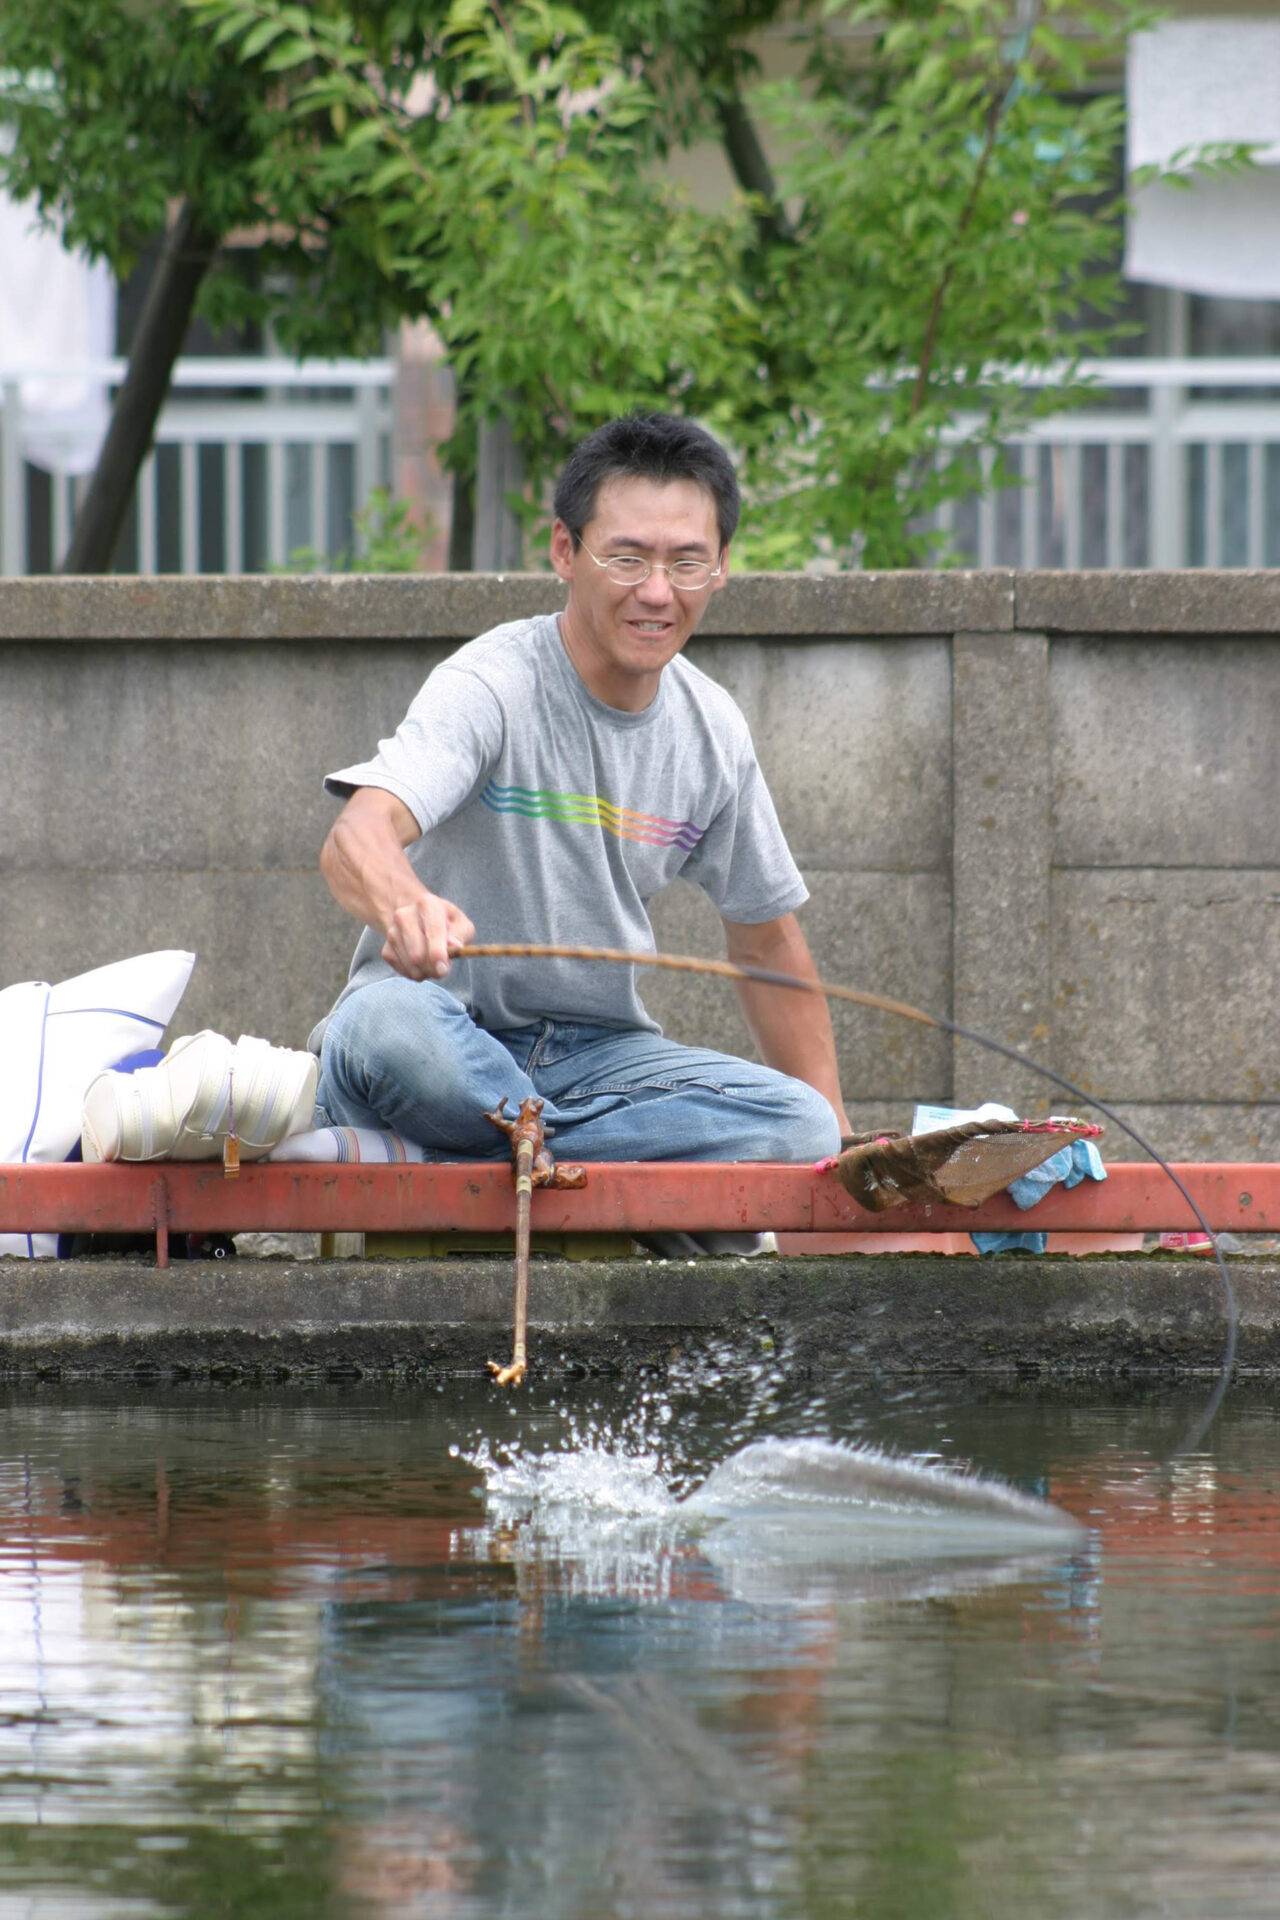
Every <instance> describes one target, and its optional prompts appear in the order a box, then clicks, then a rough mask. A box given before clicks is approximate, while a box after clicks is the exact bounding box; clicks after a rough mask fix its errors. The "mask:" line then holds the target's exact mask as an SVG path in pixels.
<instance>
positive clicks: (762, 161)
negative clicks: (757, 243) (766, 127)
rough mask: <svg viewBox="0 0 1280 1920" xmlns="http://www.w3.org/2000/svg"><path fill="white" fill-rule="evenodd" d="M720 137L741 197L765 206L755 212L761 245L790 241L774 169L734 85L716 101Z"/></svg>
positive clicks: (790, 237)
mask: <svg viewBox="0 0 1280 1920" xmlns="http://www.w3.org/2000/svg"><path fill="white" fill-rule="evenodd" d="M716 113H717V114H718V116H719V120H720V135H721V138H722V139H723V141H724V150H725V156H726V158H727V159H728V162H729V165H730V167H731V168H732V169H733V177H734V179H735V180H736V181H737V183H738V185H739V186H740V187H741V188H742V190H743V192H744V193H753V194H756V195H757V196H758V197H759V198H760V199H761V200H762V201H764V203H765V204H764V205H763V206H762V207H760V208H759V209H757V212H756V230H757V232H758V233H759V235H760V238H761V240H764V241H770V240H772V241H786V240H793V239H794V238H795V234H794V232H793V231H792V226H791V222H790V221H789V220H788V218H787V215H786V209H785V208H784V207H783V205H782V203H781V201H780V200H779V199H778V188H777V183H776V182H775V180H774V177H773V169H772V168H771V167H770V165H769V162H768V159H767V158H766V156H765V150H764V148H763V147H762V146H761V144H760V136H759V134H758V133H757V132H756V130H755V126H754V124H753V123H752V119H751V115H750V114H749V113H748V112H747V109H746V105H745V103H744V101H743V98H742V95H741V93H740V92H739V91H738V85H737V81H736V80H734V81H731V82H729V83H727V84H726V88H725V91H723V92H722V93H721V94H720V95H719V97H718V98H717V100H716Z"/></svg>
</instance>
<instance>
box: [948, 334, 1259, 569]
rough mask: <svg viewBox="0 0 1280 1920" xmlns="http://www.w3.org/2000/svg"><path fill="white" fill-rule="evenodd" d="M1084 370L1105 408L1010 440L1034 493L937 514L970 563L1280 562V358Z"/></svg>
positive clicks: (992, 496) (1056, 419) (1090, 365)
mask: <svg viewBox="0 0 1280 1920" xmlns="http://www.w3.org/2000/svg"><path fill="white" fill-rule="evenodd" d="M1081 374H1082V377H1083V378H1085V379H1086V380H1088V381H1089V382H1090V384H1092V385H1093V386H1095V387H1096V388H1097V390H1098V397H1099V402H1100V404H1098V405H1096V406H1095V405H1092V404H1091V405H1089V406H1086V407H1082V408H1080V409H1078V410H1072V411H1070V412H1066V413H1061V414H1056V415H1053V416H1052V417H1050V418H1048V419H1045V420H1042V421H1038V422H1037V423H1036V424H1035V425H1034V427H1032V428H1031V429H1029V430H1028V431H1027V432H1026V433H1024V434H1020V435H1015V436H1012V437H1011V439H1010V441H1009V443H1008V447H1009V457H1010V464H1011V465H1012V466H1013V468H1014V469H1015V471H1016V473H1017V475H1018V479H1019V481H1020V482H1021V484H1019V485H1016V486H1013V487H1010V488H1007V489H1004V490H1000V491H991V490H989V491H987V492H986V493H984V494H982V495H980V496H979V497H977V498H975V499H973V500H968V501H962V502H958V503H952V504H951V505H950V506H949V507H948V508H947V509H944V511H943V513H942V514H940V515H938V516H937V517H936V524H938V525H941V526H942V527H943V528H944V529H945V530H946V531H947V532H948V533H949V534H950V536H951V538H952V540H953V542H954V544H955V547H956V548H957V550H958V551H959V552H960V553H961V554H962V555H963V556H964V557H965V558H966V559H968V560H970V561H971V562H972V563H973V564H974V565H977V566H988V567H989V566H1014V567H1067V568H1077V567H1103V568H1110V567H1187V566H1192V567H1195V566H1209V567H1224V566H1225V567H1265V566H1277V565H1280V359H1248V360H1247V359H1243V358H1242V359H1228V358H1223V359H1203V360H1198V359H1193V358H1186V359H1151V360H1146V359H1137V358H1134V359H1132V360H1129V359H1114V360H1092V361H1087V362H1086V363H1085V364H1084V366H1083V367H1082V369H1081ZM1052 379H1053V376H1052V375H1043V374H1042V375H1040V376H1038V377H1036V376H1033V377H1032V379H1031V380H1029V381H1028V384H1032V381H1033V380H1034V383H1035V384H1038V385H1048V384H1051V383H1052Z"/></svg>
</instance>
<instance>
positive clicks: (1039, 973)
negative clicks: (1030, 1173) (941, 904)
mask: <svg viewBox="0 0 1280 1920" xmlns="http://www.w3.org/2000/svg"><path fill="white" fill-rule="evenodd" d="M952 702H953V707H952V712H953V719H952V751H953V779H954V782H955V869H954V885H955V926H954V959H953V978H954V1000H953V1009H954V1012H953V1018H954V1019H955V1020H956V1022H957V1023H958V1024H959V1025H961V1026H965V1027H968V1028H970V1029H971V1030H973V1031H975V1032H977V1033H981V1034H986V1035H990V1036H991V1038H993V1039H995V1040H998V1041H1000V1042H1002V1043H1003V1044H1004V1045H1005V1046H1007V1047H1013V1048H1016V1049H1018V1050H1019V1051H1020V1052H1022V1053H1025V1054H1027V1055H1028V1056H1029V1057H1030V1058H1032V1059H1036V1060H1045V1061H1047V1059H1048V1051H1049V1046H1048V1043H1049V1018H1050V995H1049V852H1050V845H1049V751H1048V750H1049V648H1048V642H1047V640H1046V639H1045V638H1044V636H1043V635H1042V634H1028V633H1017V634H999V633H997V634H991V633H958V634H957V635H956V637H955V642H954V648H953V654H952ZM953 1063H954V1079H953V1097H954V1101H955V1104H956V1105H958V1106H964V1107H968V1106H976V1105H979V1104H981V1103H982V1102H983V1101H984V1100H1002V1101H1004V1102H1005V1103H1006V1104H1007V1105H1009V1106H1012V1107H1013V1108H1014V1109H1015V1110H1016V1111H1017V1112H1019V1113H1026V1114H1033V1113H1044V1112H1046V1111H1049V1110H1050V1109H1051V1108H1052V1109H1054V1110H1057V1111H1061V1107H1062V1102H1061V1099H1053V1098H1052V1090H1051V1089H1050V1088H1049V1087H1048V1086H1047V1085H1046V1083H1045V1082H1044V1081H1043V1080H1041V1079H1039V1077H1038V1076H1036V1075H1034V1074H1030V1073H1028V1072H1026V1071H1025V1070H1023V1069H1020V1068H1019V1067H1017V1066H1016V1065H1014V1064H1013V1063H1012V1062H1010V1061H1008V1060H1005V1059H1003V1058H1002V1057H1001V1056H999V1055H997V1054H995V1053H992V1052H990V1051H989V1050H988V1049H986V1048H982V1047H979V1046H976V1045H974V1044H973V1043H972V1042H969V1041H964V1040H960V1039H957V1040H956V1041H955V1043H954V1049H953Z"/></svg>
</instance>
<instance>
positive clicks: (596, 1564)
mask: <svg viewBox="0 0 1280 1920" xmlns="http://www.w3.org/2000/svg"><path fill="white" fill-rule="evenodd" d="M1195 1399H1196V1395H1195V1393H1194V1392H1181V1393H1177V1394H1175V1393H1164V1394H1158V1393H1147V1394H1142V1395H1138V1394H1134V1395H1128V1396H1126V1395H1124V1394H1118V1393H1116V1394H1110V1395H1106V1394H1103V1393H1101V1392H1099V1391H1096V1390H1095V1391H1094V1392H1092V1393H1091V1394H1090V1395H1088V1396H1087V1397H1079V1396H1077V1397H1075V1398H1071V1397H1067V1396H1065V1395H1063V1394H1061V1393H1058V1394H1049V1393H1046V1392H1039V1393H1037V1394H1035V1395H1031V1394H1005V1395H1001V1394H986V1395H982V1396H980V1397H977V1398H975V1397H973V1396H972V1395H970V1396H969V1397H961V1395H960V1393H959V1390H958V1389H957V1388H956V1387H955V1386H952V1387H949V1388H947V1389H946V1390H941V1389H938V1388H930V1389H914V1390H911V1391H900V1390H895V1391H893V1392H888V1393H884V1392H881V1393H877V1392H876V1391H875V1390H874V1389H872V1388H871V1387H869V1386H868V1384H867V1383H866V1382H865V1381H857V1382H854V1381H850V1382H847V1383H844V1384H843V1385H840V1384H837V1385H835V1386H830V1385H829V1386H828V1387H827V1388H826V1389H825V1390H824V1391H823V1393H822V1394H821V1395H816V1394H815V1393H814V1390H813V1389H812V1388H811V1387H809V1386H806V1385H804V1384H802V1383H795V1382H788V1380H787V1379H786V1377H785V1376H784V1375H782V1374H778V1375H776V1376H775V1375H774V1374H773V1373H771V1372H770V1370H769V1368H768V1366H767V1365H765V1364H762V1365H761V1367H760V1368H759V1369H757V1370H755V1371H751V1370H748V1371H747V1372H746V1373H743V1372H742V1371H740V1370H739V1369H737V1368H735V1367H733V1366H729V1365H726V1367H725V1368H724V1369H722V1370H717V1369H715V1368H714V1367H712V1368H710V1369H708V1368H705V1367H704V1368H701V1369H700V1370H699V1371H698V1372H697V1373H696V1374H694V1373H690V1374H689V1375H688V1376H687V1377H685V1378H677V1379H676V1380H675V1381H674V1382H673V1383H667V1384H658V1383H654V1384H652V1385H649V1386H645V1385H638V1386H637V1385H634V1384H633V1385H631V1386H628V1387H622V1386H610V1387H601V1386H598V1385H596V1384H593V1383H587V1382H579V1383H576V1384H570V1385H565V1384H563V1383H560V1384H549V1383H548V1384H541V1385H535V1386H534V1387H533V1388H532V1389H531V1390H530V1391H528V1392H526V1393H525V1394H523V1395H521V1396H515V1397H512V1398H507V1399H503V1398H502V1397H500V1396H499V1395H497V1394H495V1393H493V1392H491V1391H490V1390H488V1389H487V1388H482V1387H480V1386H479V1385H478V1384H477V1385H474V1386H467V1385H459V1384H456V1383H453V1384H450V1385H448V1386H447V1387H443V1388H424V1389H407V1388H406V1389H403V1390H399V1391H393V1390H392V1389H390V1388H386V1387H383V1388H379V1389H373V1388H369V1387H359V1388H350V1389H342V1388H337V1387H330V1388H326V1389H323V1390H317V1391H314V1392H310V1393H308V1392H305V1391H303V1390H301V1389H288V1390H286V1389H281V1390H279V1391H277V1392H275V1393H268V1392H252V1391H248V1390H244V1391H241V1390H224V1391H219V1390H216V1389H197V1388H187V1389H163V1390H162V1389H157V1390H155V1391H152V1392H141V1393H138V1394H136V1395H134V1396H132V1397H130V1398H127V1399H122V1398H120V1397H119V1396H118V1395H116V1394H112V1393H107V1392H89V1391H78V1390H71V1389H62V1390H59V1389H56V1388H52V1387H51V1388H46V1389H32V1390H30V1391H23V1392H16V1391H14V1392H11V1393H10V1394H9V1395H8V1396H7V1398H6V1400H5V1402H4V1416H3V1417H4V1433H5V1442H4V1446H3V1449H2V1451H0V1914H3V1915H4V1916H6V1917H7V1916H9V1915H31V1916H39V1917H40V1920H44V1917H45V1916H50V1917H52V1916H57V1917H58V1920H62V1917H63V1916H67V1917H68V1920H70V1916H77V1917H78V1916H88V1915H95V1916H96V1915H112V1916H115V1915H126V1914H127V1915H152V1914H155V1915H160V1914H200V1915H203V1914H216V1913H223V1912H227V1913H230V1912H236V1913H241V1914H262V1915H270V1916H275V1915H293V1914H297V1915H303V1914H306V1915H320V1914H323V1915H344V1914H386V1915H432V1916H434V1915H458V1916H465V1917H466V1920H473V1917H475V1920H478V1917H479V1916H486V1915H512V1916H521V1917H522V1920H523V1917H524V1916H529V1917H531V1920H541V1917H542V1916H553V1915H554V1916H579V1915H581V1916H584V1917H585V1916H592V1917H594V1916H615V1915H616V1916H624V1915H625V1916H631V1915H635V1916H656V1915H673V1916H674V1915H679V1916H686V1915H687V1916H695V1915H697V1916H703V1915H713V1916H720V1915H725V1916H730V1915H743V1916H801V1915H803V1916H824V1915H828V1914H831V1915H836V1914H842V1915H843V1914H853V1913H856V1914H858V1915H866V1916H877V1917H878V1916H903V1920H906V1916H911V1917H912V1920H933V1917H934V1916H948V1917H950V1916H962V1917H964V1920H967V1917H968V1916H979V1915H981V1916H995V1917H997V1920H1004V1916H1009V1917H1010V1920H1012V1917H1013V1916H1015V1915H1016V1916H1019V1917H1021V1916H1026V1915H1030V1914H1034V1915H1037V1916H1046V1917H1053V1916H1059V1915H1061V1916H1064V1917H1066V1916H1072V1917H1074V1916H1081V1920H1083V1917H1084V1916H1090V1917H1092V1916H1098V1915H1104V1916H1110V1915H1116V1916H1131V1915H1147V1914H1151V1915H1156V1914H1159V1915H1173V1916H1184V1915H1185V1916H1206V1915H1220V1914H1231V1915H1252V1914H1259V1915H1261V1914H1268V1915H1270V1914H1274V1913H1275V1912H1276V1911H1277V1908H1278V1907H1280V1893H1278V1891H1277V1890H1278V1889H1280V1689H1278V1686H1277V1682H1278V1680H1280V1636H1278V1633H1277V1629H1278V1627H1280V1521H1278V1519H1277V1513H1278V1511H1280V1509H1278V1508H1277V1482H1278V1480H1280V1431H1278V1429H1277V1423H1276V1420H1275V1417H1274V1415H1273V1413H1272V1409H1271V1405H1270V1395H1269V1394H1267V1393H1262V1392H1257V1391H1254V1392H1251V1391H1248V1390H1244V1389H1238V1390H1237V1391H1236V1392H1235V1393H1233V1394H1232V1395H1231V1396H1230V1397H1229V1399H1228V1402H1227V1405H1226V1409H1225V1411H1224V1413H1223V1415H1222V1416H1221V1418H1220V1420H1219V1422H1218V1424H1217V1426H1216V1427H1215V1429H1214V1430H1213V1432H1212V1434H1211V1435H1210V1436H1209V1439H1208V1441H1207V1442H1206V1443H1205V1444H1204V1446H1203V1447H1202V1448H1201V1450H1200V1451H1199V1452H1198V1453H1197V1454H1196V1455H1194V1456H1193V1457H1190V1458H1187V1459H1184V1460H1182V1461H1180V1462H1179V1463H1178V1464H1177V1466H1176V1467H1175V1468H1174V1469H1173V1470H1172V1471H1171V1472H1168V1473H1164V1472H1161V1471H1160V1469H1159V1466H1158V1461H1159V1458H1160V1457H1161V1456H1162V1455H1163V1454H1164V1453H1165V1452H1166V1451H1167V1449H1168V1448H1169V1447H1171V1446H1172V1445H1173V1444H1174V1443H1175V1441H1176V1440H1177V1438H1178V1437H1179V1435H1180V1433H1181V1432H1182V1431H1183V1430H1184V1429H1185V1426H1186V1424H1187V1421H1188V1418H1189V1417H1190V1413H1191V1411H1192V1409H1193V1406H1194V1403H1195ZM797 1435H810V1436H822V1437H824V1438H826V1439H836V1440H839V1441H842V1442H854V1443H872V1444H876V1445H879V1446H884V1447H887V1448H889V1449H891V1450H892V1451H894V1452H895V1453H899V1454H905V1455H913V1456H914V1455H921V1456H923V1457H925V1458H926V1459H929V1460H934V1461H941V1462H944V1463H948V1462H957V1461H962V1460H969V1461H972V1462H973V1463H975V1464H976V1465H977V1466H978V1467H979V1468H981V1469H982V1470H984V1471H986V1472H988V1473H991V1474H995V1475H999V1476H1002V1477H1003V1478H1005V1479H1007V1480H1008V1481H1009V1482H1011V1483H1012V1484H1013V1485H1015V1486H1016V1487H1018V1488H1021V1489H1023V1490H1025V1491H1027V1492H1030V1493H1032V1494H1040V1495H1046V1496H1048V1497H1049V1498H1051V1499H1052V1500H1054V1501H1056V1502H1057V1503H1059V1504H1060V1505H1061V1506H1062V1507H1063V1508H1065V1509H1067V1510H1068V1511H1069V1512H1070V1513H1071V1514H1073V1515H1075V1516H1076V1517H1077V1519H1079V1520H1081V1521H1083V1522H1084V1523H1085V1526H1086V1528H1087V1531H1086V1532H1085V1533H1083V1534H1082V1535H1081V1536H1079V1537H1078V1538H1070V1537H1060V1538H1057V1539H1053V1538H1050V1539H1048V1540H1046V1539H1044V1538H1040V1537H1037V1538H1034V1539H1029V1538H1027V1537H1026V1536H1017V1537H1015V1538H1013V1539H1001V1540H1000V1541H998V1542H993V1541H990V1540H987V1541H983V1540H974V1539H971V1538H967V1537H966V1538H962V1539H961V1540H960V1544H959V1545H958V1546H957V1545H956V1544H955V1540H954V1539H953V1540H952V1541H951V1544H950V1545H949V1546H947V1547H946V1549H945V1550H943V1548H942V1547H941V1546H940V1544H939V1542H940V1540H941V1528H940V1525H939V1524H936V1522H937V1516H934V1522H932V1523H931V1520H930V1515H929V1514H928V1513H927V1512H925V1513H923V1514H915V1515H908V1516H907V1517H906V1518H905V1519H904V1518H903V1516H902V1515H900V1514H897V1515H894V1516H891V1517H892V1522H893V1524H892V1527H891V1528H890V1529H888V1530H884V1529H882V1530H881V1533H880V1535H879V1536H878V1538H877V1539H876V1540H872V1539H871V1532H870V1530H869V1528H868V1525H867V1519H868V1516H867V1515H866V1514H865V1513H864V1514H862V1515H861V1516H859V1515H858V1514H857V1513H856V1512H854V1511H853V1510H852V1508H851V1506H850V1505H849V1503H847V1502H845V1501H843V1500H842V1499H835V1500H832V1501H829V1502H828V1503H827V1505H825V1506H823V1505H821V1504H818V1505H815V1504H814V1503H813V1502H812V1501H809V1500H807V1499H801V1500H800V1501H799V1502H794V1501H792V1502H788V1501H783V1502H782V1503H781V1507H779V1503H778V1502H776V1501H774V1502H772V1503H771V1504H770V1507H769V1514H768V1525H767V1526H765V1525H761V1524H759V1523H760V1518H761V1516H760V1514H759V1513H756V1514H754V1515H753V1514H752V1513H751V1512H748V1511H745V1510H735V1511H734V1512H733V1513H728V1512H724V1511H721V1512H717V1513H716V1515H714V1516H713V1518H712V1520H710V1521H709V1520H708V1519H707V1517H706V1515H705V1514H703V1515H701V1516H699V1515H698V1513H697V1511H696V1510H697V1489H698V1488H699V1487H700V1486H702V1484H703V1483H704V1482H705V1481H706V1479H707V1476H708V1475H709V1474H711V1473H712V1472H713V1470H714V1469H716V1468H718V1467H723V1464H724V1463H725V1462H727V1461H732V1460H733V1459H734V1458H735V1456H737V1454H738V1452H739V1450H740V1449H741V1448H743V1447H744V1446H745V1445H748V1444H750V1443H752V1442H754V1441H758V1440H759V1439H760V1438H761V1437H762V1436H770V1437H772V1438H774V1439H783V1440H786V1439H788V1438H789V1437H792V1436H797ZM714 1485H723V1481H720V1482H713V1486H714ZM691 1495H692V1496H693V1498H692V1499H690V1497H689V1496H691ZM779 1513H780V1514H781V1517H779Z"/></svg>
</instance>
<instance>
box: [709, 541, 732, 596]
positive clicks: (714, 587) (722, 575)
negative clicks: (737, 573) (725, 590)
mask: <svg viewBox="0 0 1280 1920" xmlns="http://www.w3.org/2000/svg"><path fill="white" fill-rule="evenodd" d="M728 578H729V549H728V547H727V546H725V547H723V548H721V551H720V572H719V574H718V576H717V577H716V579H714V580H713V581H712V582H711V591H712V593H719V591H720V589H721V587H722V586H723V585H724V583H725V581H726V580H727V579H728Z"/></svg>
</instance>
